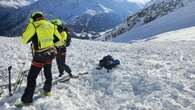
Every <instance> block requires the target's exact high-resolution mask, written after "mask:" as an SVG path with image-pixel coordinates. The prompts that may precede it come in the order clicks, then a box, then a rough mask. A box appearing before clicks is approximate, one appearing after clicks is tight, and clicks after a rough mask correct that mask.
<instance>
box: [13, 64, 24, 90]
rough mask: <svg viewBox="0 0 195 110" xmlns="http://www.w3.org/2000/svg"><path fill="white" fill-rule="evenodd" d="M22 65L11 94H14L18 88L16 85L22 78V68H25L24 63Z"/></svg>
mask: <svg viewBox="0 0 195 110" xmlns="http://www.w3.org/2000/svg"><path fill="white" fill-rule="evenodd" d="M22 64H23V65H22V68H21V69H20V71H19V75H18V78H17V80H16V83H15V86H14V89H13V94H15V92H16V89H17V88H18V85H19V84H20V81H21V78H22V76H23V68H24V66H25V63H22Z"/></svg>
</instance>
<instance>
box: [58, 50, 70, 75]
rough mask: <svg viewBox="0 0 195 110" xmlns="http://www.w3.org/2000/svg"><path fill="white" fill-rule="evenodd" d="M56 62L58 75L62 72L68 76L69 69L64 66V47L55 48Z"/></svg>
mask: <svg viewBox="0 0 195 110" xmlns="http://www.w3.org/2000/svg"><path fill="white" fill-rule="evenodd" d="M56 62H57V66H58V70H59V73H60V74H63V72H64V70H65V71H66V72H67V73H68V74H69V75H70V74H71V69H70V67H69V66H68V65H67V64H66V47H59V48H57V55H56Z"/></svg>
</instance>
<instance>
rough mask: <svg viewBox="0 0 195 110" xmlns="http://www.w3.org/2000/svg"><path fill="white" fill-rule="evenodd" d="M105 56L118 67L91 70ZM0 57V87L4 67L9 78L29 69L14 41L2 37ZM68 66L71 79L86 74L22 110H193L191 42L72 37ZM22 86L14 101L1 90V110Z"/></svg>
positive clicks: (8, 108) (24, 49) (26, 53)
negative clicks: (10, 68) (9, 70)
mask: <svg viewBox="0 0 195 110" xmlns="http://www.w3.org/2000/svg"><path fill="white" fill-rule="evenodd" d="M8 43H9V44H8ZM108 54H111V55H113V57H114V58H116V59H120V60H121V65H120V66H119V67H117V68H115V69H113V70H112V71H111V72H110V73H107V72H106V70H104V69H103V70H101V71H100V70H95V69H94V68H95V67H96V65H97V64H98V61H99V60H100V59H101V58H102V57H103V56H105V55H108ZM0 55H1V57H0V75H1V76H0V78H1V79H0V81H1V82H0V83H1V84H3V83H7V76H6V75H7V70H6V68H7V66H9V65H12V66H13V67H14V68H13V75H14V76H17V75H16V72H17V71H19V67H21V65H22V62H27V64H26V69H28V68H29V67H30V64H31V54H30V49H29V47H28V46H22V45H21V44H20V41H19V38H6V37H1V38H0ZM67 63H68V64H69V65H70V66H71V68H72V70H73V73H74V74H75V75H76V74H78V72H80V71H89V74H88V75H85V76H81V78H80V79H79V80H78V79H71V80H70V81H69V82H66V83H58V84H57V85H53V89H52V92H53V95H52V96H51V97H42V98H38V99H36V100H35V102H34V104H33V105H32V106H29V107H23V108H22V109H23V110H195V42H194V41H167V42H165V41H164V42H161V41H147V42H139V43H133V44H119V43H104V42H93V41H84V40H76V39H73V42H72V45H71V46H70V47H69V48H68V56H67ZM52 72H53V77H56V76H57V75H58V72H57V69H56V63H55V61H54V63H53V69H52ZM14 79H15V77H13V81H14ZM37 83H41V78H40V77H39V78H38V79H37ZM25 85H26V82H24V83H23V85H22V89H21V90H20V91H18V92H17V93H16V95H15V96H14V97H7V95H8V91H7V90H5V89H4V91H5V92H4V94H3V95H2V96H1V98H0V110H15V109H16V108H15V107H14V106H13V103H14V100H16V99H17V98H20V97H21V95H22V93H23V90H24V87H25ZM37 95H38V94H35V96H37ZM16 110H17V109H16Z"/></svg>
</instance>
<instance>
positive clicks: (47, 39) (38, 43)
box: [22, 20, 62, 50]
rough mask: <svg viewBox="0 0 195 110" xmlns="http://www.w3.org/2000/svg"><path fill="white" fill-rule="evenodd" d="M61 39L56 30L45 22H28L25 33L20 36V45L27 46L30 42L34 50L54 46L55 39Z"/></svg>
mask: <svg viewBox="0 0 195 110" xmlns="http://www.w3.org/2000/svg"><path fill="white" fill-rule="evenodd" d="M54 36H55V37H57V38H58V39H61V38H62V36H61V34H60V33H59V32H58V30H57V28H55V26H54V25H53V24H52V23H50V22H49V21H47V20H39V21H35V22H29V23H28V25H27V27H26V30H25V32H24V33H23V34H22V43H23V44H27V43H29V42H31V41H32V44H33V47H34V49H35V50H38V49H44V48H48V47H50V46H54V40H55V37H54Z"/></svg>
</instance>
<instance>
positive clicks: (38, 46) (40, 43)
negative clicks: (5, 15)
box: [16, 12, 62, 106]
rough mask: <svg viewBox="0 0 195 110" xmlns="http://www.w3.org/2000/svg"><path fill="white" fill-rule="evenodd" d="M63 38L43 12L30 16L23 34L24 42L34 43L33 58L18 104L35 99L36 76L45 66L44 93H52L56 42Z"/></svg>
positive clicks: (27, 102) (28, 102) (48, 94)
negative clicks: (25, 85) (52, 68)
mask: <svg viewBox="0 0 195 110" xmlns="http://www.w3.org/2000/svg"><path fill="white" fill-rule="evenodd" d="M60 39H62V36H61V34H60V33H59V32H58V30H57V28H56V27H55V26H54V25H53V24H52V23H51V22H50V21H48V20H46V19H45V17H44V15H43V13H42V12H34V13H32V15H31V17H30V22H29V23H28V25H27V27H26V30H25V32H24V33H23V35H22V43H23V44H27V43H30V42H31V43H32V50H33V51H32V55H33V60H32V64H31V68H30V71H29V73H28V77H27V87H26V89H25V91H24V94H23V96H22V98H21V101H20V103H18V104H16V105H17V106H21V105H25V104H30V103H32V101H33V94H34V91H35V86H36V78H37V76H38V74H39V72H40V71H41V69H42V68H44V75H45V79H46V81H45V84H44V87H43V93H44V95H47V96H50V95H51V88H52V73H51V66H52V60H53V58H54V57H55V54H56V49H55V43H58V42H59V41H60Z"/></svg>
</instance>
